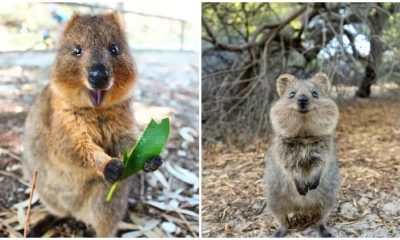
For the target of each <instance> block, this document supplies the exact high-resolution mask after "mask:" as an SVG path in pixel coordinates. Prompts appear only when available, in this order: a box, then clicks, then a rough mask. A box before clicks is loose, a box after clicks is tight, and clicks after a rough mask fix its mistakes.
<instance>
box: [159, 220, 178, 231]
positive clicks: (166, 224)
mask: <svg viewBox="0 0 400 240" xmlns="http://www.w3.org/2000/svg"><path fill="white" fill-rule="evenodd" d="M161 228H162V229H163V230H164V231H165V232H167V233H174V232H175V231H176V225H175V224H174V223H172V222H163V223H162V224H161Z"/></svg>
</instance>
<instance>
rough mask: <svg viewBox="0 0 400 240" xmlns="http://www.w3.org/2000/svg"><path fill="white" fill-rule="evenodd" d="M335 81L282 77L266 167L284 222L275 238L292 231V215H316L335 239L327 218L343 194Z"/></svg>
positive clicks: (270, 197)
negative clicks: (333, 95)
mask: <svg viewBox="0 0 400 240" xmlns="http://www.w3.org/2000/svg"><path fill="white" fill-rule="evenodd" d="M330 88H331V86H330V81H329V79H328V77H327V76H326V75H325V74H322V73H318V74H316V75H315V76H314V77H312V78H311V79H306V80H302V79H297V78H296V77H294V76H292V75H290V74H283V75H281V76H280V77H279V78H278V79H277V92H278V94H279V97H280V98H279V99H278V100H277V102H275V104H274V105H273V107H272V108H271V112H270V119H271V123H272V128H273V131H274V136H273V138H272V141H271V142H270V144H269V149H268V153H267V160H266V169H265V187H266V197H267V206H268V208H269V210H270V211H271V212H272V214H273V215H274V216H275V218H276V219H277V220H278V222H279V223H280V227H279V229H278V230H277V231H276V232H275V233H274V237H283V236H284V235H285V234H286V233H287V230H288V227H289V222H288V214H290V213H307V214H311V215H312V216H313V219H314V221H315V223H316V227H317V229H318V231H319V233H320V235H321V236H322V237H332V234H331V233H330V232H329V230H328V229H327V227H326V224H325V220H326V218H327V217H328V215H329V212H330V210H331V208H332V207H333V205H334V204H335V203H336V202H337V200H338V196H339V191H340V173H339V167H338V162H337V158H336V153H335V144H334V132H335V128H336V125H337V121H338V117H339V112H338V107H337V105H336V104H335V102H334V101H333V100H332V99H331V98H330Z"/></svg>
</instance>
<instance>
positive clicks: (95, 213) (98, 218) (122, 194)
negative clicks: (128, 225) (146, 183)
mask: <svg viewBox="0 0 400 240" xmlns="http://www.w3.org/2000/svg"><path fill="white" fill-rule="evenodd" d="M128 187H129V186H128V185H127V184H126V182H125V181H124V182H121V183H120V185H119V186H118V187H117V189H116V191H115V192H114V195H113V197H112V199H111V201H110V202H106V196H107V194H108V191H109V187H107V188H106V189H104V188H103V187H100V188H99V189H98V191H97V190H96V188H95V187H93V189H92V190H91V192H90V193H88V195H87V196H86V197H85V199H86V201H85V203H84V205H83V206H82V208H81V209H80V212H79V216H77V218H78V219H79V220H82V221H83V222H85V223H86V224H90V226H91V227H92V228H93V229H94V230H95V232H96V237H115V234H116V232H117V230H118V229H117V228H118V223H119V222H120V221H121V220H122V218H123V217H124V215H125V212H126V209H127V206H128V201H127V200H128V190H129V188H128Z"/></svg>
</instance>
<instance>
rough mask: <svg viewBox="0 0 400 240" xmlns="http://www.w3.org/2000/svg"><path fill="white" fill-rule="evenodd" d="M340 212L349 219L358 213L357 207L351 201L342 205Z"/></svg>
mask: <svg viewBox="0 0 400 240" xmlns="http://www.w3.org/2000/svg"><path fill="white" fill-rule="evenodd" d="M340 213H341V214H342V215H343V216H344V217H345V218H348V219H353V218H355V217H356V216H357V215H358V211H357V209H356V208H355V207H354V206H353V205H352V204H351V203H349V202H346V203H344V204H343V205H342V207H341V210H340Z"/></svg>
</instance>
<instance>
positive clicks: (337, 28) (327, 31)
mask: <svg viewBox="0 0 400 240" xmlns="http://www.w3.org/2000/svg"><path fill="white" fill-rule="evenodd" d="M202 10H203V15H202V40H203V41H202V71H203V75H202V106H203V115H202V122H203V134H202V136H203V142H204V143H210V142H216V141H219V140H229V142H232V141H233V142H235V141H236V142H237V141H239V142H240V143H246V144H247V143H249V141H250V142H251V141H252V140H254V139H256V138H258V137H259V136H260V135H262V134H265V133H266V132H268V130H269V127H268V111H269V108H270V105H271V102H272V101H273V100H274V98H275V97H276V94H275V80H276V78H277V77H278V76H279V75H280V74H282V73H291V74H293V75H295V76H297V77H299V78H307V77H310V76H312V75H313V74H315V73H316V72H320V71H322V72H325V73H326V74H328V75H329V76H330V78H331V80H332V82H333V85H334V86H335V88H334V95H335V96H337V97H338V99H339V100H340V99H342V98H355V97H358V98H368V97H370V96H371V94H374V90H373V87H372V86H374V84H377V83H379V84H383V83H390V82H391V84H389V85H387V86H389V87H392V88H397V87H398V85H397V84H399V83H400V80H399V79H400V52H399V50H400V18H399V17H400V13H399V11H400V4H398V3H345V2H343V3H204V4H203V5H202ZM396 83H397V84H396ZM371 87H372V88H371ZM371 92H372V93H371Z"/></svg>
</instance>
